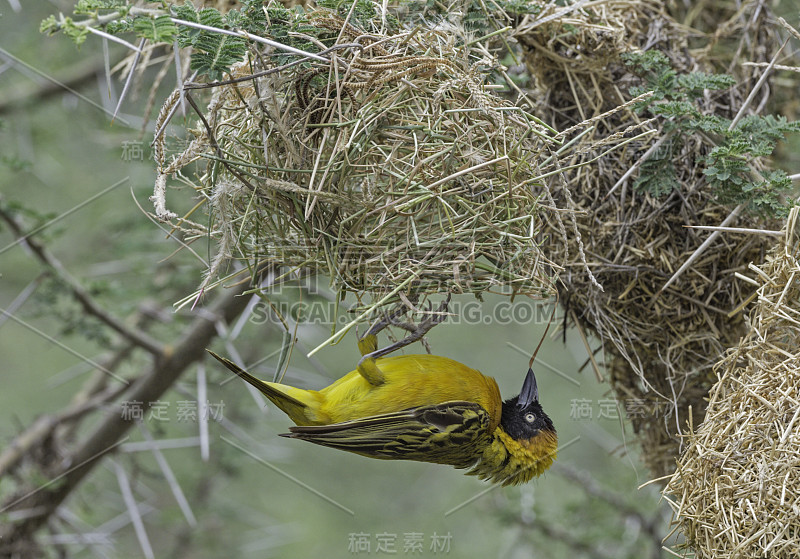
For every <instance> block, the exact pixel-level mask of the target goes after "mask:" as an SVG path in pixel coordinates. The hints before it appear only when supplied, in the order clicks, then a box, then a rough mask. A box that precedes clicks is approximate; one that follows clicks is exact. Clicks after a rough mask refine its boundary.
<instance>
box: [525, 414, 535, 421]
mask: <svg viewBox="0 0 800 559" xmlns="http://www.w3.org/2000/svg"><path fill="white" fill-rule="evenodd" d="M525 421H527V422H528V423H533V422H534V421H536V416H535V415H533V414H532V413H526V414H525Z"/></svg>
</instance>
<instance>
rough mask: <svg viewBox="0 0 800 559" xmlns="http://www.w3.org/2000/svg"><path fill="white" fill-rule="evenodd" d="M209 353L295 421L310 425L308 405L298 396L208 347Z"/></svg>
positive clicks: (299, 423)
mask: <svg viewBox="0 0 800 559" xmlns="http://www.w3.org/2000/svg"><path fill="white" fill-rule="evenodd" d="M206 351H208V353H210V354H211V356H212V357H214V358H215V359H216V360H217V361H219V362H220V363H222V364H223V365H225V366H226V367H227V368H228V369H230V370H231V371H232V372H233V373H234V374H235V375H236V376H238V377H241V378H242V379H244V380H245V381H247V382H248V383H249V384H251V385H253V386H254V387H256V388H257V389H258V391H259V392H261V393H262V394H263V395H264V396H266V397H267V398H268V399H269V401H270V402H272V403H273V404H275V405H276V406H278V407H279V408H280V409H281V410H282V411H283V412H284V413H285V414H286V415H288V416H289V418H290V419H291V420H292V421H294V422H295V423H296V424H298V425H308V424H309V420H308V418H307V416H306V413H305V412H306V408H307V407H308V405H307V404H306V403H304V402H301V401H300V400H298V399H297V398H294V397H292V396H289V395H288V394H286V393H285V392H283V391H282V390H279V389H278V388H275V387H274V386H273V383H270V382H265V381H263V380H261V379H258V378H256V377H254V376H253V375H251V374H250V373H248V372H247V371H245V370H244V369H242V368H241V367H240V366H239V365H237V364H236V363H234V362H233V361H231V360H230V359H226V358H225V357H222V356H221V355H217V354H216V353H214V352H213V351H211V350H210V349H207V350H206Z"/></svg>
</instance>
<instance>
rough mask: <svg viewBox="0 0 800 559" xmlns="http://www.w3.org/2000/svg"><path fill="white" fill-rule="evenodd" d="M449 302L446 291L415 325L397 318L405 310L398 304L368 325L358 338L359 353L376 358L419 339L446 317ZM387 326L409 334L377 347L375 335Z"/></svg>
mask: <svg viewBox="0 0 800 559" xmlns="http://www.w3.org/2000/svg"><path fill="white" fill-rule="evenodd" d="M449 304H450V294H449V293H448V295H447V298H446V299H445V300H444V301H442V303H441V304H440V305H439V307H438V308H437V309H436V310H435V311H434V310H432V308H430V307H429V308H428V310H427V314H428V316H427V317H426V318H425V319H423V320H422V321H421V322H420V323H419V324H416V325H414V324H411V323H408V322H402V321H400V320H398V319H399V317H401V316H402V315H403V314H405V312H406V308H405V306H403V305H400V306H399V307H398V308H396V309H395V310H394V311H392V312H390V313H387V314H385V315H384V316H383V317H381V318H380V319H379V320H378V321H377V322H376V323H375V324H373V325H372V326H371V327H370V329H369V330H367V333H366V334H364V336H362V337H361V339H359V340H358V349H359V351H360V352H361V355H362V356H364V357H367V356H369V357H372V358H373V359H378V358H379V357H383V356H385V355H389V354H390V353H394V352H395V351H397V350H398V349H402V348H404V347H406V346H407V345H411V344H413V343H414V342H417V341H420V340H421V339H422V338H423V337H424V336H425V335H426V334H427V333H428V332H430V331H431V329H432V328H433V327H434V326H436V325H437V324H439V323H441V322H444V321H445V320H446V319H447V307H448V305H449ZM387 326H397V327H398V328H402V329H403V330H405V331H406V332H409V335H408V336H406V337H405V338H403V339H402V340H400V341H397V342H395V343H393V344H390V345H388V346H386V347H384V348H383V349H378V337H377V335H378V333H379V332H381V331H382V330H384V329H385V328H386V327H387Z"/></svg>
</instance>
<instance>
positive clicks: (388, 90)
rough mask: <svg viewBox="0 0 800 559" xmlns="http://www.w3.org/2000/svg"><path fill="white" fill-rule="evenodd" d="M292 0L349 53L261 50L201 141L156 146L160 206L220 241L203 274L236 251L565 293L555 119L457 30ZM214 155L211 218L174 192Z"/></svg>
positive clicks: (355, 281) (231, 86)
mask: <svg viewBox="0 0 800 559" xmlns="http://www.w3.org/2000/svg"><path fill="white" fill-rule="evenodd" d="M284 12H285V14H288V15H286V17H293V18H302V30H303V33H304V34H305V35H307V36H311V37H315V40H316V43H318V44H320V45H326V46H327V45H332V44H333V43H336V44H338V45H342V46H341V47H339V48H332V49H330V50H328V51H324V56H325V57H330V58H331V59H332V60H333V61H331V62H325V61H320V60H317V59H306V60H305V61H304V62H303V64H290V63H286V57H282V56H275V55H276V54H277V53H275V52H274V51H270V50H267V51H254V52H251V53H250V56H249V58H250V60H249V61H248V62H243V63H241V64H238V65H237V66H236V67H235V69H234V71H233V76H234V77H235V78H241V79H239V80H237V81H235V82H234V83H230V81H229V82H227V83H226V82H223V83H219V84H214V86H213V89H212V91H213V93H212V95H211V99H210V101H209V103H208V105H207V108H206V109H205V110H203V119H202V120H203V121H202V123H199V124H198V128H197V129H196V130H195V131H194V133H195V135H196V138H195V139H194V141H193V142H192V143H191V145H190V146H189V147H188V149H187V150H186V151H185V152H184V153H182V154H180V155H179V156H178V157H176V158H174V159H173V160H172V161H166V158H165V157H164V156H163V149H162V151H161V152H157V154H159V157H158V160H159V166H160V169H159V177H158V181H157V184H156V195H155V197H154V198H155V201H156V213H157V214H158V215H159V216H160V217H161V218H166V219H171V220H172V222H173V223H174V224H175V226H176V227H180V228H181V229H183V230H184V231H187V232H188V233H190V234H191V235H195V236H201V235H202V236H210V237H211V238H213V239H214V240H215V241H216V243H217V257H216V259H215V260H214V261H213V262H212V263H211V266H210V270H209V273H208V279H207V281H206V282H205V284H204V285H203V288H206V287H208V286H209V285H211V284H212V282H213V281H214V280H215V278H216V276H217V274H218V273H219V272H220V271H221V270H222V269H223V264H224V263H226V262H227V261H228V260H229V259H231V258H234V259H238V260H240V261H242V262H245V263H247V264H248V265H255V264H257V263H261V262H270V263H271V264H273V265H274V266H276V267H278V268H280V269H281V270H283V271H284V272H285V273H291V272H294V271H302V272H311V273H316V274H321V275H324V276H328V277H329V278H331V282H332V284H333V285H334V286H335V287H336V288H337V289H338V290H340V291H341V292H353V293H356V294H358V295H359V298H360V297H361V296H364V295H367V296H368V298H369V299H370V300H372V301H373V302H381V304H384V303H388V302H390V301H391V300H392V296H393V294H395V293H397V291H398V290H401V289H402V290H403V291H404V292H406V293H413V294H415V295H422V296H423V297H424V296H425V295H429V294H433V293H445V292H450V293H472V294H476V295H479V294H480V293H483V292H485V291H487V290H499V291H503V292H505V293H525V294H532V295H535V296H542V297H544V296H548V295H550V294H552V292H553V290H554V288H553V287H552V283H553V278H554V274H556V273H557V271H558V266H555V265H553V264H552V263H551V262H550V259H549V258H547V257H546V255H545V254H544V253H543V252H542V250H541V248H540V246H539V244H540V242H539V241H538V240H537V239H538V236H539V233H540V228H541V226H542V217H541V215H542V214H543V213H549V214H551V217H550V219H551V220H554V221H556V222H558V223H562V222H561V217H560V215H558V208H556V207H555V205H554V203H553V196H552V195H551V193H550V190H549V186H548V185H549V181H551V180H552V178H550V179H547V178H546V177H548V176H550V177H552V176H553V175H555V174H557V173H558V165H559V159H558V156H555V155H553V152H554V151H555V150H556V149H558V148H559V147H560V146H561V144H562V143H563V139H562V138H559V137H558V136H557V133H556V131H555V130H554V129H552V128H550V127H548V126H545V125H544V124H542V122H541V121H539V119H537V118H536V117H534V116H533V115H532V114H530V113H529V112H526V111H524V110H522V109H521V108H519V107H516V106H514V105H512V104H511V103H509V102H507V101H505V100H503V99H501V98H499V97H497V96H496V95H493V94H492V92H491V89H490V88H489V87H487V84H486V83H485V76H484V75H483V74H481V73H479V72H478V71H477V68H478V66H479V64H478V63H479V62H481V61H480V60H474V59H473V60H469V59H468V58H469V57H468V56H467V54H466V51H465V50H464V49H465V47H464V46H463V45H462V46H461V47H458V46H457V43H456V41H454V40H453V37H452V36H450V35H448V34H447V33H444V32H441V31H436V30H429V29H415V30H413V31H406V32H399V33H397V34H395V35H391V36H389V35H384V34H381V33H380V32H379V31H378V30H374V29H373V30H370V33H369V34H368V33H367V32H366V31H365V30H363V29H359V28H356V27H355V26H353V25H351V24H349V23H346V22H345V21H344V20H343V19H342V18H340V17H339V16H337V15H335V14H334V13H332V12H329V11H326V10H316V11H312V12H310V13H309V14H307V15H303V14H298V13H297V12H289V11H284ZM483 62H485V63H486V64H491V63H492V61H491V60H486V61H483ZM179 102H180V98H179V95H178V93H177V92H176V93H175V94H173V95H172V97H171V98H170V99H169V100H168V101H167V103H166V104H165V106H164V107H163V109H162V113H161V117H160V119H159V127H160V125H161V123H162V122H163V121H164V119H165V118H166V115H168V114H169V113H170V111H171V110H173V109H174V107H175V106H176V105H177V104H178V103H179ZM157 140H158V142H161V143H162V144H163V136H162V137H161V138H158V139H157ZM158 142H157V145H156V148H157V149H158V147H159V146H158ZM605 145H606V147H607V146H608V143H606V144H605ZM200 159H204V160H205V161H206V162H207V164H205V166H204V170H203V172H201V173H199V174H198V175H197V176H196V177H197V178H196V179H195V180H191V181H190V180H189V179H186V182H189V183H190V184H191V185H192V186H193V187H194V188H195V189H196V191H197V193H198V194H199V196H200V197H201V200H204V201H205V202H206V203H207V206H208V211H209V213H210V215H211V226H210V227H205V226H202V225H200V224H199V223H196V222H193V221H190V219H191V217H190V216H184V218H177V216H175V215H174V214H171V213H170V212H169V210H168V208H167V205H166V201H165V197H164V195H163V193H164V192H165V187H166V183H167V180H168V179H169V177H170V176H172V175H173V174H174V173H178V172H180V171H181V169H182V168H183V167H185V166H186V165H188V164H189V163H192V162H194V161H197V160H200ZM562 228H563V223H562Z"/></svg>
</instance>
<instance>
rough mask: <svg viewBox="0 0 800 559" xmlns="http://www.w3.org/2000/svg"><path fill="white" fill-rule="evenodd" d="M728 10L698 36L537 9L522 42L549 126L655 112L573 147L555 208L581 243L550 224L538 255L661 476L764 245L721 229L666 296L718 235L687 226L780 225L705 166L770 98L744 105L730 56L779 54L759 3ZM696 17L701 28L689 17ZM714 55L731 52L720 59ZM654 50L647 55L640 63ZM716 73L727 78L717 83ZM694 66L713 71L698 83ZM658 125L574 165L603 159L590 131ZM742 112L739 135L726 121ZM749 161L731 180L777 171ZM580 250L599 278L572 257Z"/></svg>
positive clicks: (631, 7)
mask: <svg viewBox="0 0 800 559" xmlns="http://www.w3.org/2000/svg"><path fill="white" fill-rule="evenodd" d="M729 8H731V9H729ZM732 8H733V7H732V6H731V7H727V6H723V7H722V8H718V9H717V8H715V9H716V12H715V14H716V16H717V21H718V22H719V23H720V25H718V26H717V27H715V28H714V29H713V31H712V33H715V34H713V35H711V34H710V35H705V34H703V33H701V32H698V31H696V30H692V29H691V27H690V26H686V25H681V24H679V23H678V22H676V21H675V19H674V18H673V17H672V16H671V15H670V14H669V13H668V12H667V8H666V5H665V4H664V3H662V2H654V1H649V0H645V1H642V2H635V3H632V2H615V1H612V2H602V3H589V4H583V3H575V4H573V5H570V6H566V7H559V6H556V5H555V4H552V3H542V9H541V12H540V13H539V14H537V15H536V16H535V17H534V16H528V17H526V18H524V19H523V20H522V21H521V22H520V23H519V25H518V26H517V27H516V29H515V30H514V33H513V36H514V37H515V38H516V39H517V40H518V41H519V43H520V45H522V47H523V50H524V55H525V64H526V67H527V69H528V71H529V73H530V75H531V77H532V82H531V86H532V87H533V88H534V93H533V95H532V96H531V97H532V98H533V99H536V100H537V104H536V106H535V109H534V112H535V113H536V114H538V115H540V116H542V118H544V119H545V120H546V121H547V122H548V123H550V124H551V125H553V126H556V127H559V128H564V127H568V126H572V125H574V124H575V123H577V122H584V123H586V122H592V119H593V118H595V117H596V116H597V115H599V114H606V113H607V112H608V111H611V110H613V109H614V108H615V107H618V106H619V105H620V104H621V103H623V102H625V101H628V100H629V99H630V98H631V93H630V92H629V90H630V89H631V87H632V86H639V87H640V88H642V89H645V90H646V89H654V90H655V91H656V95H655V98H656V100H655V101H654V102H653V103H652V104H651V105H650V106H649V107H647V108H646V109H644V110H642V111H640V112H638V113H637V112H636V111H634V110H623V111H618V112H617V113H615V114H614V115H613V116H611V117H609V118H604V119H602V120H601V121H599V122H597V123H596V125H597V126H596V128H595V130H594V131H593V132H592V133H589V134H586V135H585V136H583V137H581V138H580V140H579V142H578V144H577V149H576V150H575V151H574V152H573V153H574V159H572V160H571V161H566V162H565V163H566V165H567V168H566V169H565V172H564V175H565V178H566V181H567V182H568V183H569V184H570V185H571V189H570V190H571V196H572V199H571V200H566V199H562V198H557V199H556V202H557V204H558V205H560V206H563V207H566V208H569V209H571V210H573V211H574V215H575V216H576V220H577V229H578V233H579V234H577V235H574V236H570V237H568V238H567V240H566V242H562V241H563V239H564V238H563V237H562V236H561V235H559V234H558V225H557V224H555V223H553V224H552V227H546V228H545V231H548V232H550V236H549V237H548V240H549V242H548V243H546V244H545V245H543V248H544V250H545V251H546V253H547V255H548V257H549V258H551V259H552V260H553V261H555V262H558V263H559V264H560V265H562V266H563V267H564V272H563V273H562V274H561V275H560V280H561V282H563V286H562V288H561V300H562V301H563V302H564V303H565V304H566V307H567V309H568V311H569V313H570V315H571V317H572V319H573V320H574V321H575V323H576V324H577V325H578V326H579V327H580V328H582V329H584V330H586V331H588V332H589V333H592V334H594V335H596V336H597V337H598V338H599V339H600V340H602V343H603V350H604V352H605V362H606V365H607V366H608V367H607V368H608V371H609V374H610V382H611V384H612V387H613V389H614V391H615V392H616V395H617V397H618V399H619V400H620V401H621V405H622V406H623V407H624V408H625V409H626V410H627V412H628V416H629V418H630V419H631V421H632V423H633V427H634V430H635V431H636V433H637V434H638V436H639V440H640V442H641V444H642V447H643V452H642V457H643V459H644V461H645V463H646V464H647V466H648V468H649V469H650V470H651V472H652V473H653V474H654V475H655V476H663V475H666V474H668V473H671V472H672V471H673V470H674V463H675V457H677V455H678V454H679V451H680V434H681V432H682V428H683V426H684V425H685V420H686V418H687V410H688V408H689V407H690V406H691V407H692V409H693V411H694V414H695V418H702V414H703V410H704V398H705V397H706V396H707V394H708V390H709V388H710V387H711V386H712V384H713V382H714V380H715V377H714V375H713V373H712V368H713V366H714V364H715V363H716V362H717V361H718V359H719V357H720V356H721V355H722V354H723V353H724V351H725V350H726V348H728V347H730V346H731V345H734V344H735V343H737V342H738V340H739V339H740V337H741V336H742V335H744V333H745V332H746V326H745V324H744V321H743V320H742V318H741V316H740V314H738V313H736V312H733V311H736V310H737V309H738V308H739V307H740V304H741V303H742V301H744V300H745V299H746V298H747V296H748V295H749V289H748V287H747V286H746V285H744V286H743V285H742V284H741V282H739V281H738V280H736V279H735V274H736V272H741V271H743V270H745V269H746V267H747V265H748V264H749V263H750V262H753V261H755V262H761V261H762V260H763V257H764V255H765V252H766V250H767V249H768V247H769V246H770V241H769V239H768V237H764V236H759V235H752V234H744V233H725V234H723V235H721V236H719V237H718V238H717V239H716V240H715V241H713V243H712V244H711V245H709V246H708V247H707V248H706V249H704V250H703V251H701V252H700V253H699V258H697V259H695V260H694V261H692V263H691V265H690V266H689V267H688V268H687V269H685V270H683V271H682V272H681V273H680V274H679V275H677V277H676V278H675V280H674V281H673V282H672V283H671V284H670V285H669V286H668V287H666V289H665V286H666V284H667V282H668V281H669V280H670V279H671V278H672V277H673V276H674V275H676V273H677V272H678V269H679V267H680V266H681V265H682V264H683V263H684V262H687V261H688V260H689V259H690V258H692V257H693V255H696V253H697V251H698V250H699V249H700V247H701V246H702V245H703V243H704V242H705V241H706V240H707V239H708V238H709V236H710V235H711V234H712V233H711V232H709V231H703V230H697V229H690V228H687V227H685V226H698V225H699V226H704V225H705V226H719V225H720V224H722V223H723V222H725V225H729V226H733V227H737V228H755V229H775V228H779V225H776V223H779V220H778V219H775V217H774V216H775V215H776V213H775V212H773V211H772V210H771V209H767V210H766V211H753V209H754V204H753V203H752V199H749V198H748V196H747V194H745V193H738V194H734V193H733V190H735V189H731V188H730V185H729V184H727V183H725V182H724V181H718V180H716V178H718V176H717V177H712V176H710V175H709V173H710V171H709V168H710V167H711V166H712V165H714V164H716V163H710V162H709V161H710V160H709V157H710V156H711V155H712V152H713V150H714V149H715V148H716V147H718V146H719V145H720V143H721V142H720V140H719V137H725V134H726V133H727V132H728V131H727V130H725V129H724V128H725V127H727V125H728V123H731V127H732V128H737V129H738V128H741V127H742V126H745V125H749V124H745V123H749V122H750V121H749V120H748V119H749V118H750V117H748V116H746V115H749V114H751V113H753V112H754V111H756V109H757V107H759V106H761V105H763V104H764V103H766V101H767V96H768V94H769V93H768V92H769V89H768V88H764V89H763V90H760V91H759V94H758V95H757V96H756V97H755V98H754V99H753V100H752V102H751V103H750V104H749V105H748V104H746V103H745V99H746V98H747V97H748V95H749V93H750V92H751V91H752V90H753V88H754V87H755V83H756V81H757V79H758V78H759V77H760V75H761V73H762V72H763V69H761V68H758V66H742V65H740V64H733V63H732V62H733V60H732V58H731V54H730V53H736V54H737V57H738V59H740V60H741V59H744V60H749V61H752V62H755V63H762V62H763V63H766V62H768V61H769V59H770V58H771V57H772V56H773V55H774V54H775V52H776V51H777V48H778V47H779V46H780V41H779V40H778V37H777V35H778V33H777V30H776V29H775V26H773V25H771V24H770V23H769V22H768V14H767V13H766V10H765V9H764V8H763V6H762V5H760V4H759V5H758V6H751V7H750V9H749V10H747V9H743V10H742V11H741V12H738V11H736V10H735V9H732ZM753 10H755V11H753ZM702 11H703V10H700V12H702ZM692 17H699V18H701V19H703V21H705V20H706V19H707V17H706V15H705V14H702V13H696V12H693V14H692ZM734 38H735V44H733V45H732V44H731V43H732V42H734ZM720 44H725V46H726V49H725V50H722V49H718V48H716V47H717V46H718V45H720ZM645 50H649V51H650V53H645V54H644V55H641V54H639V53H642V51H645ZM653 51H659V52H657V53H655V54H657V55H658V56H655V55H653V54H652V53H653ZM623 53H636V54H634V55H633V56H631V55H629V54H623ZM626 56H627V57H628V58H626ZM656 66H660V68H661V69H660V70H654V68H655V67H656ZM721 68H724V69H725V71H728V72H733V73H734V76H733V78H732V79H727V80H726V79H725V78H722V77H714V76H711V73H712V72H713V71H719V69H721ZM698 69H702V70H704V71H705V72H707V73H706V74H698V73H693V72H695V71H696V70H698ZM716 80H718V81H716ZM696 86H697V87H698V90H695V91H693V90H692V88H693V87H696ZM742 108H744V110H743V111H742V113H741V114H739V112H740V110H741V109H742ZM670 110H672V112H671V113H670V112H669V111H670ZM659 111H660V112H659ZM680 111H685V112H684V113H681V112H680ZM648 113H649V114H648ZM653 114H656V115H660V116H661V117H663V118H658V120H656V121H654V122H650V123H648V124H647V126H646V127H645V128H646V129H649V130H651V131H652V132H653V133H652V135H651V136H649V137H648V138H646V139H645V140H643V141H639V142H631V143H629V144H628V145H627V146H626V148H625V149H624V150H620V151H618V152H615V154H614V155H612V156H610V157H604V158H602V159H600V160H599V161H597V162H596V163H593V164H592V165H581V163H583V162H586V161H588V160H590V159H592V158H593V157H594V156H595V154H594V153H593V152H592V150H591V149H582V148H583V145H582V144H583V143H584V142H585V143H586V144H590V143H591V142H594V141H596V136H595V134H597V135H600V136H603V135H608V134H614V133H618V132H619V131H620V130H622V129H624V128H625V127H627V126H629V125H630V123H631V122H637V121H641V120H642V119H643V118H645V117H647V116H653ZM737 117H739V118H738V123H741V124H734V123H732V122H731V121H733V120H734V119H735V118H737ZM741 117H744V118H741ZM692 119H694V120H692ZM718 119H721V120H718ZM698 122H703V123H706V122H708V123H712V122H714V123H716V124H712V126H718V128H720V129H721V130H720V133H719V134H715V137H714V138H713V139H712V137H711V136H710V135H709V134H708V133H705V132H703V131H702V130H700V128H701V127H702V126H704V125H705V124H702V125H701V126H698V125H696V124H693V123H698ZM722 122H724V123H725V126H720V123H722ZM753 122H755V121H753ZM691 126H696V127H697V128H696V129H692V128H691ZM715 153H716V152H715ZM748 159H749V164H750V167H749V168H747V169H744V170H741V172H740V176H739V177H738V178H737V180H739V179H741V180H742V181H743V182H749V181H754V182H758V181H759V179H758V176H759V175H762V176H763V175H769V173H770V172H771V171H770V166H769V163H768V160H767V159H766V158H764V157H760V156H757V155H755V154H748ZM573 165H574V167H573ZM578 239H582V241H580V242H582V243H583V244H584V248H585V253H586V256H587V259H588V269H589V270H591V272H592V273H593V275H594V277H590V276H589V275H588V274H587V273H586V272H585V271H584V270H585V269H586V265H585V264H584V262H583V261H579V260H577V259H576V258H575V255H577V254H578V248H579V245H578V243H579V241H578ZM595 280H596V281H595ZM596 282H597V283H599V284H600V285H602V287H603V290H601V289H599V288H597V286H596Z"/></svg>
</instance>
